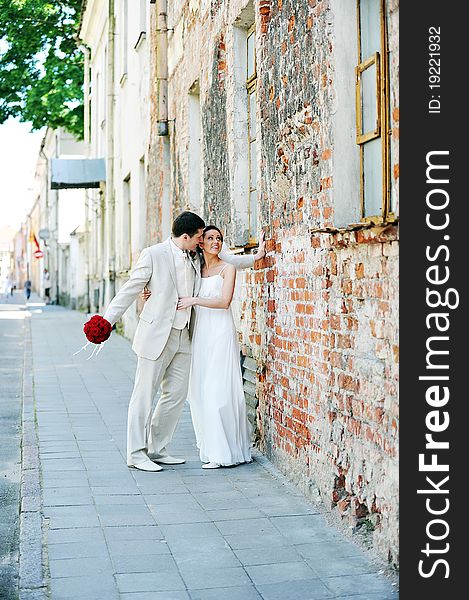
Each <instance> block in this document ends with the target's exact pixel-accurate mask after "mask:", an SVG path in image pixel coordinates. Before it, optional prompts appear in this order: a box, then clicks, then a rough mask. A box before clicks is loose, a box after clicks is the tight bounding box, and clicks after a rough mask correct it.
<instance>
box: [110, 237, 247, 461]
mask: <svg viewBox="0 0 469 600" xmlns="http://www.w3.org/2000/svg"><path fill="white" fill-rule="evenodd" d="M170 244H171V241H170V239H167V240H166V241H165V242H162V243H160V244H156V245H154V246H150V247H149V248H145V249H144V250H142V252H141V254H140V257H139V259H138V261H137V264H136V265H135V268H134V269H133V271H132V274H131V276H130V279H129V280H128V281H127V282H126V283H125V284H124V285H123V286H122V287H121V289H120V290H119V291H118V292H117V294H116V296H115V297H114V298H113V300H112V301H111V302H110V304H109V306H108V308H107V310H106V312H105V314H104V318H105V319H107V320H108V321H109V322H110V323H111V324H112V325H114V323H116V321H118V320H119V319H120V318H121V316H122V315H123V314H124V312H125V311H126V310H127V309H128V308H129V306H130V305H131V304H132V303H133V302H134V300H135V299H136V298H137V296H138V295H139V294H140V293H141V291H142V290H143V288H144V287H145V286H147V288H148V289H149V290H150V291H151V296H150V298H149V299H148V301H147V302H146V303H145V306H144V308H143V310H142V312H141V314H140V317H139V322H138V325H137V329H136V331H135V336H134V340H133V344H132V348H133V350H134V352H135V353H136V354H137V356H138V361H137V372H136V375H135V383H134V389H133V392H132V396H131V399H130V403H129V412H128V423H127V464H129V465H135V464H138V463H141V462H144V461H145V460H147V456H148V453H150V454H165V453H166V446H167V445H168V444H169V442H170V441H171V439H172V437H173V434H174V431H175V429H176V425H177V423H178V421H179V417H180V416H181V412H182V409H183V406H184V401H185V399H186V396H187V386H188V381H189V369H190V351H191V349H190V331H191V328H190V327H189V330H188V328H187V327H185V328H184V329H182V330H179V329H175V328H173V323H174V318H175V316H176V310H177V302H178V290H177V286H176V267H175V263H174V258H173V254H172V251H171V246H170ZM220 258H221V259H222V260H224V261H226V262H229V263H231V264H233V265H234V266H235V267H236V268H238V269H239V268H248V267H252V266H253V264H254V257H253V256H252V255H245V256H234V255H231V254H229V253H228V252H227V251H226V248H225V247H224V249H223V250H222V252H221V253H220ZM191 264H192V267H193V269H194V289H193V295H197V292H198V291H199V288H200V261H199V259H198V257H196V258H195V259H191ZM192 316H195V315H194V311H193V313H192ZM193 320H194V319H191V324H193ZM160 387H161V396H160V398H159V400H158V403H157V405H156V407H155V409H154V411H153V415H152V416H151V412H152V405H153V399H154V397H155V395H156V392H157V391H158V389H159V388H160ZM150 416H151V422H150Z"/></svg>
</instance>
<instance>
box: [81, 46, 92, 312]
mask: <svg viewBox="0 0 469 600" xmlns="http://www.w3.org/2000/svg"><path fill="white" fill-rule="evenodd" d="M81 50H82V52H83V54H84V58H85V61H84V62H85V74H84V81H83V84H84V88H85V89H84V99H83V100H84V107H83V108H84V124H83V126H84V132H83V141H84V142H85V148H86V155H87V156H89V154H90V143H91V140H90V114H91V106H90V50H89V48H87V47H86V46H83V45H82V46H81ZM89 210H90V197H89V190H88V189H85V223H84V224H85V269H86V273H85V278H86V311H87V313H88V314H90V313H91V297H90V293H91V290H90V270H91V268H90V228H89V223H90V221H89Z"/></svg>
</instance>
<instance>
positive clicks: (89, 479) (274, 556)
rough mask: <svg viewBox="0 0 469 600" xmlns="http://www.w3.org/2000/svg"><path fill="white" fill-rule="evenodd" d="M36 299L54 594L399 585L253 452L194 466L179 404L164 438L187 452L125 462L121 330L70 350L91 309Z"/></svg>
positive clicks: (297, 599)
mask: <svg viewBox="0 0 469 600" xmlns="http://www.w3.org/2000/svg"><path fill="white" fill-rule="evenodd" d="M31 311H32V318H31V328H32V361H33V385H34V398H35V402H36V411H37V434H38V444H39V457H40V466H41V477H42V480H41V488H42V501H43V504H42V511H43V516H44V521H43V523H44V527H43V529H44V540H45V551H44V556H45V571H44V576H45V578H46V581H47V585H48V586H49V589H50V592H51V596H50V597H51V598H52V600H65V599H70V600H71V599H73V600H114V599H120V600H255V599H260V598H264V599H265V600H321V599H323V598H324V599H326V598H336V599H339V598H340V599H345V598H351V599H354V600H358V599H360V600H372V599H373V600H388V599H389V600H391V599H396V598H397V593H396V592H395V591H394V588H393V587H392V585H391V582H390V581H389V579H387V578H385V577H384V576H383V574H382V572H379V567H377V566H376V564H375V563H373V562H371V561H370V559H369V557H368V556H367V555H365V553H364V552H362V551H361V549H360V548H359V547H358V546H357V545H355V544H354V543H352V542H350V541H348V540H346V539H344V538H343V536H341V534H340V533H339V532H338V531H337V530H336V529H334V528H332V527H331V526H329V525H328V524H327V522H326V521H325V519H324V517H323V516H322V514H321V511H320V510H319V509H317V508H316V507H314V506H313V505H312V504H310V503H308V502H307V501H306V500H305V499H304V496H303V495H302V494H301V493H299V492H298V491H297V490H296V489H295V488H294V487H293V486H292V485H290V484H289V483H288V482H287V480H286V479H285V478H284V477H283V476H281V475H280V474H279V473H278V472H277V471H276V469H274V468H273V467H272V466H271V465H270V463H269V462H268V461H267V460H266V459H264V458H263V457H262V456H260V455H259V454H258V453H256V454H255V456H256V460H255V461H254V462H253V463H251V464H248V465H242V466H238V467H233V468H225V469H217V470H214V471H207V470H203V469H201V463H200V462H199V460H198V456H197V450H196V447H195V440H194V435H193V430H192V426H191V422H190V414H189V411H188V408H187V406H186V408H185V410H184V414H183V417H182V419H181V422H180V424H179V427H178V429H177V432H176V435H175V438H174V440H173V443H172V446H171V448H170V450H171V453H172V454H174V455H176V456H184V457H186V459H187V462H186V464H184V465H178V466H175V467H167V466H165V467H164V471H161V472H158V473H144V472H140V471H136V470H131V469H128V467H127V466H126V462H125V443H126V414H127V405H128V401H129V397H130V393H131V390H132V384H133V377H134V371H135V364H136V358H135V355H134V353H133V352H132V350H131V347H130V344H129V342H128V341H127V340H125V339H124V338H122V337H120V336H118V335H116V334H115V332H114V333H113V334H112V336H111V338H110V340H109V341H108V342H107V343H106V344H105V346H104V348H103V350H102V352H101V353H100V354H99V355H98V356H97V357H94V358H92V359H91V360H86V358H87V356H88V355H89V353H90V349H91V346H90V347H88V349H87V351H86V352H82V353H80V354H78V355H77V356H73V353H74V352H75V351H76V350H78V349H79V348H80V347H81V346H82V345H83V344H84V342H85V341H86V340H85V338H84V335H83V333H82V324H83V323H84V322H85V320H86V316H84V315H82V314H80V313H77V312H74V311H69V310H65V309H62V308H60V307H54V306H48V307H42V308H40V307H38V308H36V309H34V308H32V309H31ZM23 597H24V598H27V596H23ZM30 597H31V598H33V595H31V596H30ZM35 597H36V596H34V598H35Z"/></svg>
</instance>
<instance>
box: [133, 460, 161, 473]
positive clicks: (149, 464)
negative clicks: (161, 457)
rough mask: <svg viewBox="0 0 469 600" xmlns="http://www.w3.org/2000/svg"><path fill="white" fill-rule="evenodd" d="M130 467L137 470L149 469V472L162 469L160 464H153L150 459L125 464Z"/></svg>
mask: <svg viewBox="0 0 469 600" xmlns="http://www.w3.org/2000/svg"><path fill="white" fill-rule="evenodd" d="M127 466H128V467H129V468H130V469H138V470H139V471H151V472H156V471H162V470H163V467H160V465H155V463H154V462H151V460H145V461H143V462H141V463H137V464H136V465H127Z"/></svg>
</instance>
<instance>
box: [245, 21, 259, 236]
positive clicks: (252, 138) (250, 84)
mask: <svg viewBox="0 0 469 600" xmlns="http://www.w3.org/2000/svg"><path fill="white" fill-rule="evenodd" d="M251 36H254V46H253V50H254V72H253V73H252V74H251V75H249V44H248V41H249V38H250V37H251ZM255 36H256V24H255V23H253V24H252V25H251V26H250V27H249V29H248V30H247V32H246V93H247V144H248V152H247V154H248V210H247V213H248V231H249V237H248V243H247V244H246V245H245V247H246V248H252V247H254V246H257V244H258V240H257V237H256V232H253V231H252V224H251V215H252V210H251V194H252V192H256V202H257V179H256V186H255V187H253V186H252V180H251V167H252V164H251V162H252V157H251V144H252V142H255V143H256V150H257V119H256V131H254V132H252V131H251V96H252V95H254V97H255V106H256V107H257V60H256V43H255V40H256V38H255ZM252 133H254V135H252ZM256 168H257V166H256ZM256 214H257V210H256Z"/></svg>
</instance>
